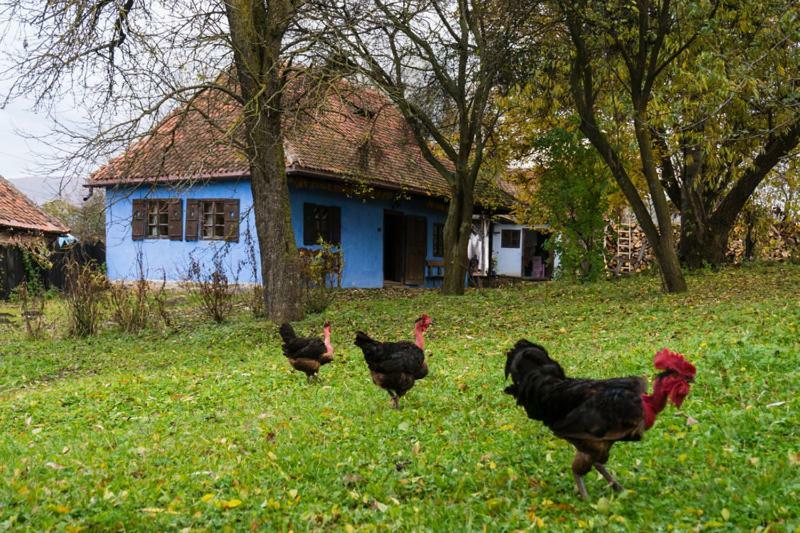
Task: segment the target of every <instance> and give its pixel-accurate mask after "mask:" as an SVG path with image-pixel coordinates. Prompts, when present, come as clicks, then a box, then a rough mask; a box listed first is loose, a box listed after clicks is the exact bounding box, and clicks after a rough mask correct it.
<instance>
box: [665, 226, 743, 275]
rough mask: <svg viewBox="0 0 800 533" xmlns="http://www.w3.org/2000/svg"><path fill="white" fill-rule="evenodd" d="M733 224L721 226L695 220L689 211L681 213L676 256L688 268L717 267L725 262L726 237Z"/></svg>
mask: <svg viewBox="0 0 800 533" xmlns="http://www.w3.org/2000/svg"><path fill="white" fill-rule="evenodd" d="M731 229H733V225H728V226H727V227H723V225H721V224H719V223H717V224H714V223H713V222H710V221H696V220H694V217H693V214H692V213H690V212H686V213H681V235H680V241H679V244H678V256H679V257H680V260H681V263H682V264H683V265H685V266H686V267H688V268H691V269H697V268H703V267H704V266H706V265H709V266H712V267H717V266H719V265H721V264H722V263H724V262H725V256H726V254H727V251H728V237H729V235H730V232H731Z"/></svg>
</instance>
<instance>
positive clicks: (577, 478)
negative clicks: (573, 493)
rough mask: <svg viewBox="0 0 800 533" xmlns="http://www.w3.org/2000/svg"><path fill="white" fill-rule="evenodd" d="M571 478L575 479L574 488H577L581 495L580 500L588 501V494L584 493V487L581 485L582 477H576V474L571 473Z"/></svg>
mask: <svg viewBox="0 0 800 533" xmlns="http://www.w3.org/2000/svg"><path fill="white" fill-rule="evenodd" d="M572 476H573V477H574V478H575V486H577V487H578V492H579V493H580V495H581V498H582V499H584V500H588V499H589V493H588V492H586V485H584V484H583V476H581V475H578V474H577V473H575V472H573V473H572Z"/></svg>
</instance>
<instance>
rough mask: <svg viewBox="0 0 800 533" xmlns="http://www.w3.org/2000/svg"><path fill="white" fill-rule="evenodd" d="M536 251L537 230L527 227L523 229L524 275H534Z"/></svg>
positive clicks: (525, 276)
mask: <svg viewBox="0 0 800 533" xmlns="http://www.w3.org/2000/svg"><path fill="white" fill-rule="evenodd" d="M535 253H536V232H535V231H533V230H530V229H528V228H525V229H523V230H522V277H523V278H531V277H534V274H533V265H534V263H535V260H534V255H535Z"/></svg>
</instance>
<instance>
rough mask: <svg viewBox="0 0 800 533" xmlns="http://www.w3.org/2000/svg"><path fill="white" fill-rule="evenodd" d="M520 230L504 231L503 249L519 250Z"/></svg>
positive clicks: (502, 233) (501, 241)
mask: <svg viewBox="0 0 800 533" xmlns="http://www.w3.org/2000/svg"><path fill="white" fill-rule="evenodd" d="M519 240H520V230H518V229H504V230H502V232H501V234H500V247H501V248H519Z"/></svg>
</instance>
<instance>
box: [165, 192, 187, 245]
mask: <svg viewBox="0 0 800 533" xmlns="http://www.w3.org/2000/svg"><path fill="white" fill-rule="evenodd" d="M167 220H168V224H169V226H168V233H169V240H171V241H182V240H183V200H181V199H180V198H173V199H170V200H167Z"/></svg>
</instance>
